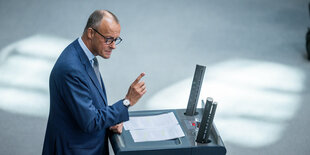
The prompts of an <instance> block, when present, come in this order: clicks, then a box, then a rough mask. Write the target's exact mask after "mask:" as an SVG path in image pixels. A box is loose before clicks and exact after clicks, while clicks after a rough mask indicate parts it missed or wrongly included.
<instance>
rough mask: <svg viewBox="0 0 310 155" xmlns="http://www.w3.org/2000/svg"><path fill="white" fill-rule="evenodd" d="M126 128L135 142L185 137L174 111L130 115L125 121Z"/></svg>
mask: <svg viewBox="0 0 310 155" xmlns="http://www.w3.org/2000/svg"><path fill="white" fill-rule="evenodd" d="M124 128H125V130H129V131H130V134H131V136H132V138H133V140H134V142H145V141H160V140H169V139H174V138H179V137H184V136H185V135H184V133H183V131H182V128H181V126H180V125H179V122H178V120H177V119H176V117H175V115H174V113H173V112H169V113H165V114H160V115H152V116H139V117H130V118H129V121H127V122H124Z"/></svg>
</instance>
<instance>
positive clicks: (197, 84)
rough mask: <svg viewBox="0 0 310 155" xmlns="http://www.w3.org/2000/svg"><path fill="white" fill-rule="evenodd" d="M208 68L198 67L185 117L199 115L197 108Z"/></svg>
mask: <svg viewBox="0 0 310 155" xmlns="http://www.w3.org/2000/svg"><path fill="white" fill-rule="evenodd" d="M205 70H206V66H201V65H196V70H195V74H194V78H193V82H192V88H191V93H190V96H189V99H188V103H187V108H186V112H185V115H187V116H194V115H197V112H196V108H197V103H198V99H199V95H200V90H201V85H202V81H203V77H204V74H205Z"/></svg>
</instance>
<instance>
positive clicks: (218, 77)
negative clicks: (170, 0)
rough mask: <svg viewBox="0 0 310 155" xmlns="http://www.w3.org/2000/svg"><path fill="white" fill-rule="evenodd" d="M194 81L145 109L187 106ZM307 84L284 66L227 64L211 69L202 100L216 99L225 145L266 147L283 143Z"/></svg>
mask: <svg viewBox="0 0 310 155" xmlns="http://www.w3.org/2000/svg"><path fill="white" fill-rule="evenodd" d="M194 67H195V66H193V71H194V70H195V68H194ZM193 75H194V72H193ZM192 79H193V77H188V78H187V79H184V80H182V81H178V82H176V83H175V84H173V85H171V86H169V87H167V88H164V89H163V90H162V91H160V92H158V93H157V94H155V95H154V96H153V97H151V99H150V100H149V101H148V102H147V106H148V107H147V109H172V108H186V106H187V101H188V97H189V93H190V87H191V83H192ZM303 81H304V74H303V72H302V71H300V70H299V69H297V68H293V67H290V66H286V65H283V64H276V63H271V62H262V61H254V60H245V59H237V60H229V61H226V62H222V63H219V64H214V65H212V66H207V70H206V74H205V78H204V83H203V87H202V90H201V94H200V100H199V101H201V99H206V98H207V97H209V96H210V97H213V98H214V100H215V101H218V103H219V105H218V109H217V113H216V118H215V123H216V125H217V127H218V129H219V132H220V134H221V136H222V138H223V140H224V141H225V142H231V143H234V144H238V145H242V146H245V147H262V146H266V145H269V144H272V143H275V142H276V141H277V140H279V139H280V138H281V136H282V133H283V131H284V130H285V127H286V122H287V121H288V120H290V119H291V118H292V117H294V115H295V114H296V111H297V109H298V107H299V105H300V100H301V97H300V95H299V93H300V92H301V91H302V89H303ZM199 106H200V104H198V107H199Z"/></svg>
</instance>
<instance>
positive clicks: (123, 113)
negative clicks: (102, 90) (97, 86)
mask: <svg viewBox="0 0 310 155" xmlns="http://www.w3.org/2000/svg"><path fill="white" fill-rule="evenodd" d="M83 75H84V76H83ZM63 76H64V77H63V79H64V80H63V84H62V87H63V89H62V90H63V91H64V92H63V94H64V97H63V98H64V100H65V103H66V104H67V107H68V108H69V110H70V111H71V113H72V116H73V117H74V119H75V120H76V121H77V123H78V125H79V126H80V128H81V129H82V130H83V131H84V132H93V131H97V130H102V129H106V128H108V127H110V126H113V125H115V124H117V123H120V122H123V121H127V120H128V119H129V116H128V108H127V107H126V106H124V105H123V103H122V100H120V101H118V102H116V103H115V104H113V105H112V106H102V107H103V108H100V109H98V108H96V107H95V106H94V104H93V102H94V100H93V99H92V97H93V96H91V93H90V92H91V91H94V90H90V88H89V85H88V83H87V80H86V77H85V74H82V73H81V72H79V71H76V70H75V71H70V72H69V73H67V74H65V75H63ZM101 104H104V103H101Z"/></svg>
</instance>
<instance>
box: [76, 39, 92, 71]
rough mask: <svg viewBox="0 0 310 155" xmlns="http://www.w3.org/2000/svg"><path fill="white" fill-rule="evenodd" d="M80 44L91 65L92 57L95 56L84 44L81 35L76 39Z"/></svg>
mask: <svg viewBox="0 0 310 155" xmlns="http://www.w3.org/2000/svg"><path fill="white" fill-rule="evenodd" d="M78 41H79V44H80V46H81V47H82V49H83V51H84V52H85V54H86V56H87V58H88V60H89V62H90V63H91V65H93V59H94V58H95V56H94V55H93V53H92V52H90V50H89V49H88V48H87V47H86V45H85V44H84V42H83V40H82V38H81V37H79V39H78Z"/></svg>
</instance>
